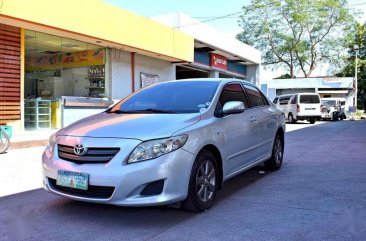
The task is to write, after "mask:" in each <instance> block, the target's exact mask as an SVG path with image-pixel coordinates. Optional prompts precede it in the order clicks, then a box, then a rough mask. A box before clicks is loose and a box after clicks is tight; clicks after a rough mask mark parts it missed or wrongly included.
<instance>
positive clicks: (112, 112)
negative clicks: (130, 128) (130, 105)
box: [107, 110, 132, 114]
mask: <svg viewBox="0 0 366 241" xmlns="http://www.w3.org/2000/svg"><path fill="white" fill-rule="evenodd" d="M107 113H111V114H128V113H132V112H130V111H122V110H113V111H108V112H107Z"/></svg>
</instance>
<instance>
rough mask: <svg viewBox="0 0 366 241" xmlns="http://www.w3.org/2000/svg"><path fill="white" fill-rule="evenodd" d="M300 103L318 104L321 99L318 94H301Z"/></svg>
mask: <svg viewBox="0 0 366 241" xmlns="http://www.w3.org/2000/svg"><path fill="white" fill-rule="evenodd" d="M300 103H302V104H318V103H320V99H319V96H318V95H301V96H300Z"/></svg>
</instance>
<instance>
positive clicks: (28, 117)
mask: <svg viewBox="0 0 366 241" xmlns="http://www.w3.org/2000/svg"><path fill="white" fill-rule="evenodd" d="M24 119H25V123H24V124H25V128H26V129H34V130H38V129H50V128H51V101H50V100H39V99H36V100H25V101H24Z"/></svg>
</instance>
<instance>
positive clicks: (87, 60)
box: [24, 30, 111, 130]
mask: <svg viewBox="0 0 366 241" xmlns="http://www.w3.org/2000/svg"><path fill="white" fill-rule="evenodd" d="M106 66H107V64H106V49H105V48H104V47H102V46H98V45H94V44H89V43H86V42H82V41H77V40H73V39H69V38H64V37H60V36H55V35H50V34H45V33H41V32H36V31H31V30H25V75H24V127H25V129H26V130H35V129H49V128H60V127H61V126H63V125H64V124H65V123H64V122H70V121H68V120H66V119H67V118H68V116H69V114H68V112H69V108H70V107H71V106H72V107H73V108H75V107H76V106H79V107H84V108H85V107H93V108H96V101H97V102H98V106H99V107H100V108H106V107H108V106H109V105H110V104H111V102H110V101H109V95H110V93H109V88H108V87H109V85H110V83H109V81H108V79H106V71H105V70H106Z"/></svg>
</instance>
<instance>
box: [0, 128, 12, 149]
mask: <svg viewBox="0 0 366 241" xmlns="http://www.w3.org/2000/svg"><path fill="white" fill-rule="evenodd" d="M9 146H10V139H9V137H8V135H7V134H6V133H5V132H3V131H0V154H3V153H5V152H6V150H8V148H9Z"/></svg>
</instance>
